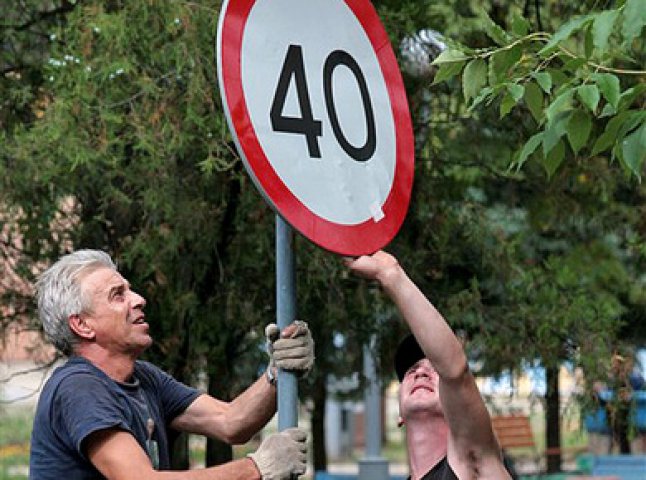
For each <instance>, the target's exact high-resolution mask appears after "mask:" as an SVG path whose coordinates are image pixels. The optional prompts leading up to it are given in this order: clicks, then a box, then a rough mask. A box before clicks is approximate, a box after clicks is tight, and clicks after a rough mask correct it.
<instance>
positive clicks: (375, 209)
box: [370, 202, 386, 223]
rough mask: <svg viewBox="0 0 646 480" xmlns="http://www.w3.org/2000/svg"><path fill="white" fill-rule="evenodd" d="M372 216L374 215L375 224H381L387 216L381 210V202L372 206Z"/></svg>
mask: <svg viewBox="0 0 646 480" xmlns="http://www.w3.org/2000/svg"><path fill="white" fill-rule="evenodd" d="M370 215H372V219H373V220H374V221H375V223H377V222H379V221H380V220H381V219H383V218H384V217H385V216H386V215H385V214H384V211H383V210H382V209H381V204H380V203H379V202H373V203H371V204H370Z"/></svg>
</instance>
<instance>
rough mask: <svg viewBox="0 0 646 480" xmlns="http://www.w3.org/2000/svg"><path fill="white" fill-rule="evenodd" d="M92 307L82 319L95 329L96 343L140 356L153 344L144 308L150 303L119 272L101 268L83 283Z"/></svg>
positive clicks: (82, 287) (83, 290)
mask: <svg viewBox="0 0 646 480" xmlns="http://www.w3.org/2000/svg"><path fill="white" fill-rule="evenodd" d="M81 290H82V292H83V295H84V296H85V298H86V299H87V300H89V301H90V304H91V305H92V307H91V308H90V311H88V312H83V313H82V314H81V316H82V317H83V318H84V319H85V321H86V322H87V323H88V325H90V326H91V327H92V330H93V331H94V334H95V336H94V341H95V342H96V343H97V344H98V345H99V346H101V347H102V348H104V349H105V350H107V351H108V352H110V353H126V354H135V355H138V354H139V353H141V352H142V351H144V350H145V349H146V348H148V347H149V346H150V345H151V344H152V338H151V337H150V335H149V334H148V328H149V326H148V324H147V323H146V322H145V320H144V318H145V317H144V312H143V308H144V306H145V305H146V300H145V299H144V298H143V297H142V296H141V295H139V294H138V293H136V292H134V291H132V290H131V289H130V284H129V283H128V281H127V280H125V279H124V278H123V277H122V276H121V275H120V274H119V272H117V271H115V270H112V269H110V268H99V269H97V270H94V271H93V272H91V273H89V274H88V275H87V276H85V277H84V278H83V279H82V280H81Z"/></svg>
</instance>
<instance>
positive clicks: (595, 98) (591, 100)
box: [576, 85, 601, 113]
mask: <svg viewBox="0 0 646 480" xmlns="http://www.w3.org/2000/svg"><path fill="white" fill-rule="evenodd" d="M576 93H577V95H578V96H579V98H580V99H581V102H582V103H583V104H584V105H585V106H586V107H588V108H589V109H590V111H591V112H592V113H595V112H596V111H597V105H599V99H600V98H601V96H600V95H599V89H598V88H597V86H596V85H581V86H579V87H578V88H577V89H576Z"/></svg>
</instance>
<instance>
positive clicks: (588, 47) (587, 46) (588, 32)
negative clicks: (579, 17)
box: [584, 26, 594, 59]
mask: <svg viewBox="0 0 646 480" xmlns="http://www.w3.org/2000/svg"><path fill="white" fill-rule="evenodd" d="M584 50H585V58H586V59H587V58H590V57H591V56H592V53H593V52H594V38H593V36H592V26H588V28H586V29H585V41H584Z"/></svg>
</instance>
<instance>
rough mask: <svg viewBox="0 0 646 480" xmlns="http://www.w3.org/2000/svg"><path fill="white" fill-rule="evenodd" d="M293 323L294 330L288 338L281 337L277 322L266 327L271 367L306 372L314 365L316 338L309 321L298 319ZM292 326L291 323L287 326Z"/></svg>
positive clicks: (300, 372)
mask: <svg viewBox="0 0 646 480" xmlns="http://www.w3.org/2000/svg"><path fill="white" fill-rule="evenodd" d="M293 325H294V327H295V328H294V331H293V332H292V334H291V335H290V336H289V337H287V338H283V337H280V331H279V330H278V326H277V325H276V324H275V323H270V324H269V325H267V327H266V328H265V336H266V337H267V352H268V353H269V368H272V367H277V368H281V369H283V370H291V371H294V372H296V373H299V374H305V373H307V372H309V371H310V369H311V368H312V365H314V340H313V339H312V334H311V333H310V329H309V328H308V326H307V323H305V322H302V321H300V320H296V321H295V322H294V324H293ZM290 327H291V325H290V326H289V327H286V328H290Z"/></svg>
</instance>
